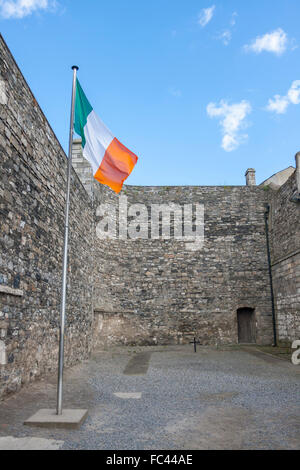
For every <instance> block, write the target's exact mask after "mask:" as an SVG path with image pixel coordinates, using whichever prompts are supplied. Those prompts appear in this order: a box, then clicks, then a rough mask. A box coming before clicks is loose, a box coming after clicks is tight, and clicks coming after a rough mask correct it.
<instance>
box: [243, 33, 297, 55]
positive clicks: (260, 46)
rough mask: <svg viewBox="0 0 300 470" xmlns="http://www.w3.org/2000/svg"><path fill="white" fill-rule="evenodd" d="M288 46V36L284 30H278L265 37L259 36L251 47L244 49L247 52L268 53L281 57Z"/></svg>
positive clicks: (247, 46)
mask: <svg viewBox="0 0 300 470" xmlns="http://www.w3.org/2000/svg"><path fill="white" fill-rule="evenodd" d="M287 45H288V38H287V34H286V33H285V32H284V31H283V29H281V28H278V29H276V30H275V31H272V32H271V33H267V34H265V35H264V36H258V37H257V38H256V39H255V40H254V41H253V42H252V43H251V44H250V45H246V46H244V48H245V50H246V51H252V52H256V53H257V54H260V53H261V52H263V51H267V52H273V53H274V54H277V55H281V54H283V53H284V52H285V50H286V48H287Z"/></svg>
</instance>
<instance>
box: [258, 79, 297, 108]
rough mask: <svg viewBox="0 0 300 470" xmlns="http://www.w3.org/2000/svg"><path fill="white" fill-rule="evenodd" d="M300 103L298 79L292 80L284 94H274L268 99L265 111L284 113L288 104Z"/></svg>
mask: <svg viewBox="0 0 300 470" xmlns="http://www.w3.org/2000/svg"><path fill="white" fill-rule="evenodd" d="M299 103H300V80H295V81H293V83H292V85H291V88H290V89H289V90H288V92H287V94H286V95H284V96H280V95H275V96H274V98H273V99H269V102H268V105H267V107H266V110H267V111H271V112H274V113H276V114H285V113H286V111H287V108H288V107H289V105H290V104H299Z"/></svg>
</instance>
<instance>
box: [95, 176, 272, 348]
mask: <svg viewBox="0 0 300 470" xmlns="http://www.w3.org/2000/svg"><path fill="white" fill-rule="evenodd" d="M122 195H123V196H124V195H126V197H127V198H128V208H129V207H130V206H131V205H132V204H136V203H140V204H145V205H146V206H147V207H148V213H149V215H150V206H151V204H167V203H175V204H179V205H181V206H182V205H184V204H192V203H199V204H203V205H204V211H205V222H204V228H205V238H204V246H203V248H202V249H200V250H199V251H195V252H191V251H189V250H187V247H186V243H185V242H182V241H178V240H175V239H174V238H172V237H171V239H170V240H150V239H147V240H141V239H140V240H139V239H138V240H129V239H128V240H119V239H115V240H112V239H109V240H99V239H97V238H96V240H95V260H96V264H95V273H94V288H95V289H94V305H95V310H96V319H95V325H96V324H97V325H98V326H97V328H96V336H97V341H98V343H99V344H103V343H107V342H110V343H111V342H112V343H118V342H122V343H125V344H131V343H132V344H134V343H138V344H147V343H149V344H156V343H159V344H163V343H180V342H187V341H189V340H190V338H191V337H193V336H194V335H196V336H197V337H198V338H199V339H200V341H201V342H202V344H218V343H237V341H238V338H237V309H238V308H241V307H250V308H254V309H255V314H256V326H257V328H256V330H257V331H256V335H257V342H258V343H260V344H263V343H271V342H272V321H271V299H270V283H269V277H268V263H267V251H266V238H265V237H266V236H265V227H264V212H265V205H266V202H267V199H268V192H267V191H264V190H263V189H262V188H259V187H255V186H248V187H246V186H245V187H138V186H137V187H133V186H126V187H124V191H123V192H122ZM94 200H95V209H97V206H99V204H101V203H105V202H106V203H107V202H109V203H111V204H116V206H118V201H119V197H118V196H116V195H114V193H112V191H110V190H109V189H107V188H105V187H103V186H101V185H99V184H98V183H96V184H95V186H94ZM117 219H118V214H117ZM99 220H101V217H96V223H98V222H99ZM130 220H132V217H128V222H130ZM149 223H150V222H149ZM97 318H98V319H97Z"/></svg>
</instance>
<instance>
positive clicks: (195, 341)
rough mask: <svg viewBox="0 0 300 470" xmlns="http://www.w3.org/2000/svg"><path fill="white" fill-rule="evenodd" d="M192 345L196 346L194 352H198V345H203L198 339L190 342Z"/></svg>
mask: <svg viewBox="0 0 300 470" xmlns="http://www.w3.org/2000/svg"><path fill="white" fill-rule="evenodd" d="M190 344H193V345H194V351H195V352H197V344H201V343H200V341H197V340H196V338H194V341H190Z"/></svg>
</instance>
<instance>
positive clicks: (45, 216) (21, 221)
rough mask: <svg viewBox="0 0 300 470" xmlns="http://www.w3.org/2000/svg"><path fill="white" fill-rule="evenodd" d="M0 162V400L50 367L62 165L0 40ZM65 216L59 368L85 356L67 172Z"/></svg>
mask: <svg viewBox="0 0 300 470" xmlns="http://www.w3.org/2000/svg"><path fill="white" fill-rule="evenodd" d="M68 113H69V110H68V109H66V110H65V114H66V123H67V122H68V119H67V116H68ZM66 132H67V128H66ZM0 159H1V178H0V250H1V251H0V398H1V396H3V395H4V394H7V393H9V392H13V391H16V390H18V389H19V388H20V386H21V384H22V383H28V382H29V381H31V380H33V379H34V378H35V377H38V376H40V375H42V374H44V373H48V372H50V371H54V370H55V369H56V368H57V358H58V328H59V310H60V290H61V265H62V248H63V247H62V244H63V229H64V207H65V188H66V165H67V159H66V155H65V154H64V152H63V150H62V148H61V146H60V144H59V142H58V141H57V139H56V137H55V135H54V133H53V131H52V129H51V127H50V125H49V124H48V122H47V120H46V118H45V116H44V114H43V113H42V111H41V109H40V108H39V106H38V104H37V102H36V100H35V98H34V96H33V95H32V93H31V91H30V89H29V87H28V86H27V84H26V82H25V80H24V78H23V76H22V74H21V72H20V70H19V69H18V67H17V65H16V63H15V62H14V59H13V57H12V56H11V54H10V52H9V50H8V49H7V46H6V45H5V43H4V41H3V39H2V37H0ZM70 213H71V218H70V257H69V259H70V263H69V266H70V269H69V276H68V308H67V328H66V355H65V357H66V364H67V365H70V364H74V363H75V362H77V361H79V360H82V359H85V358H87V357H88V356H89V353H90V351H91V343H92V342H91V336H92V334H91V332H92V320H93V307H92V276H93V270H92V249H91V248H92V243H93V229H94V225H93V222H94V220H93V212H92V208H91V202H90V198H89V196H88V195H87V193H86V191H85V190H84V188H83V186H82V184H81V182H80V181H79V179H78V177H77V175H76V173H75V172H73V174H72V193H71V210H70Z"/></svg>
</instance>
